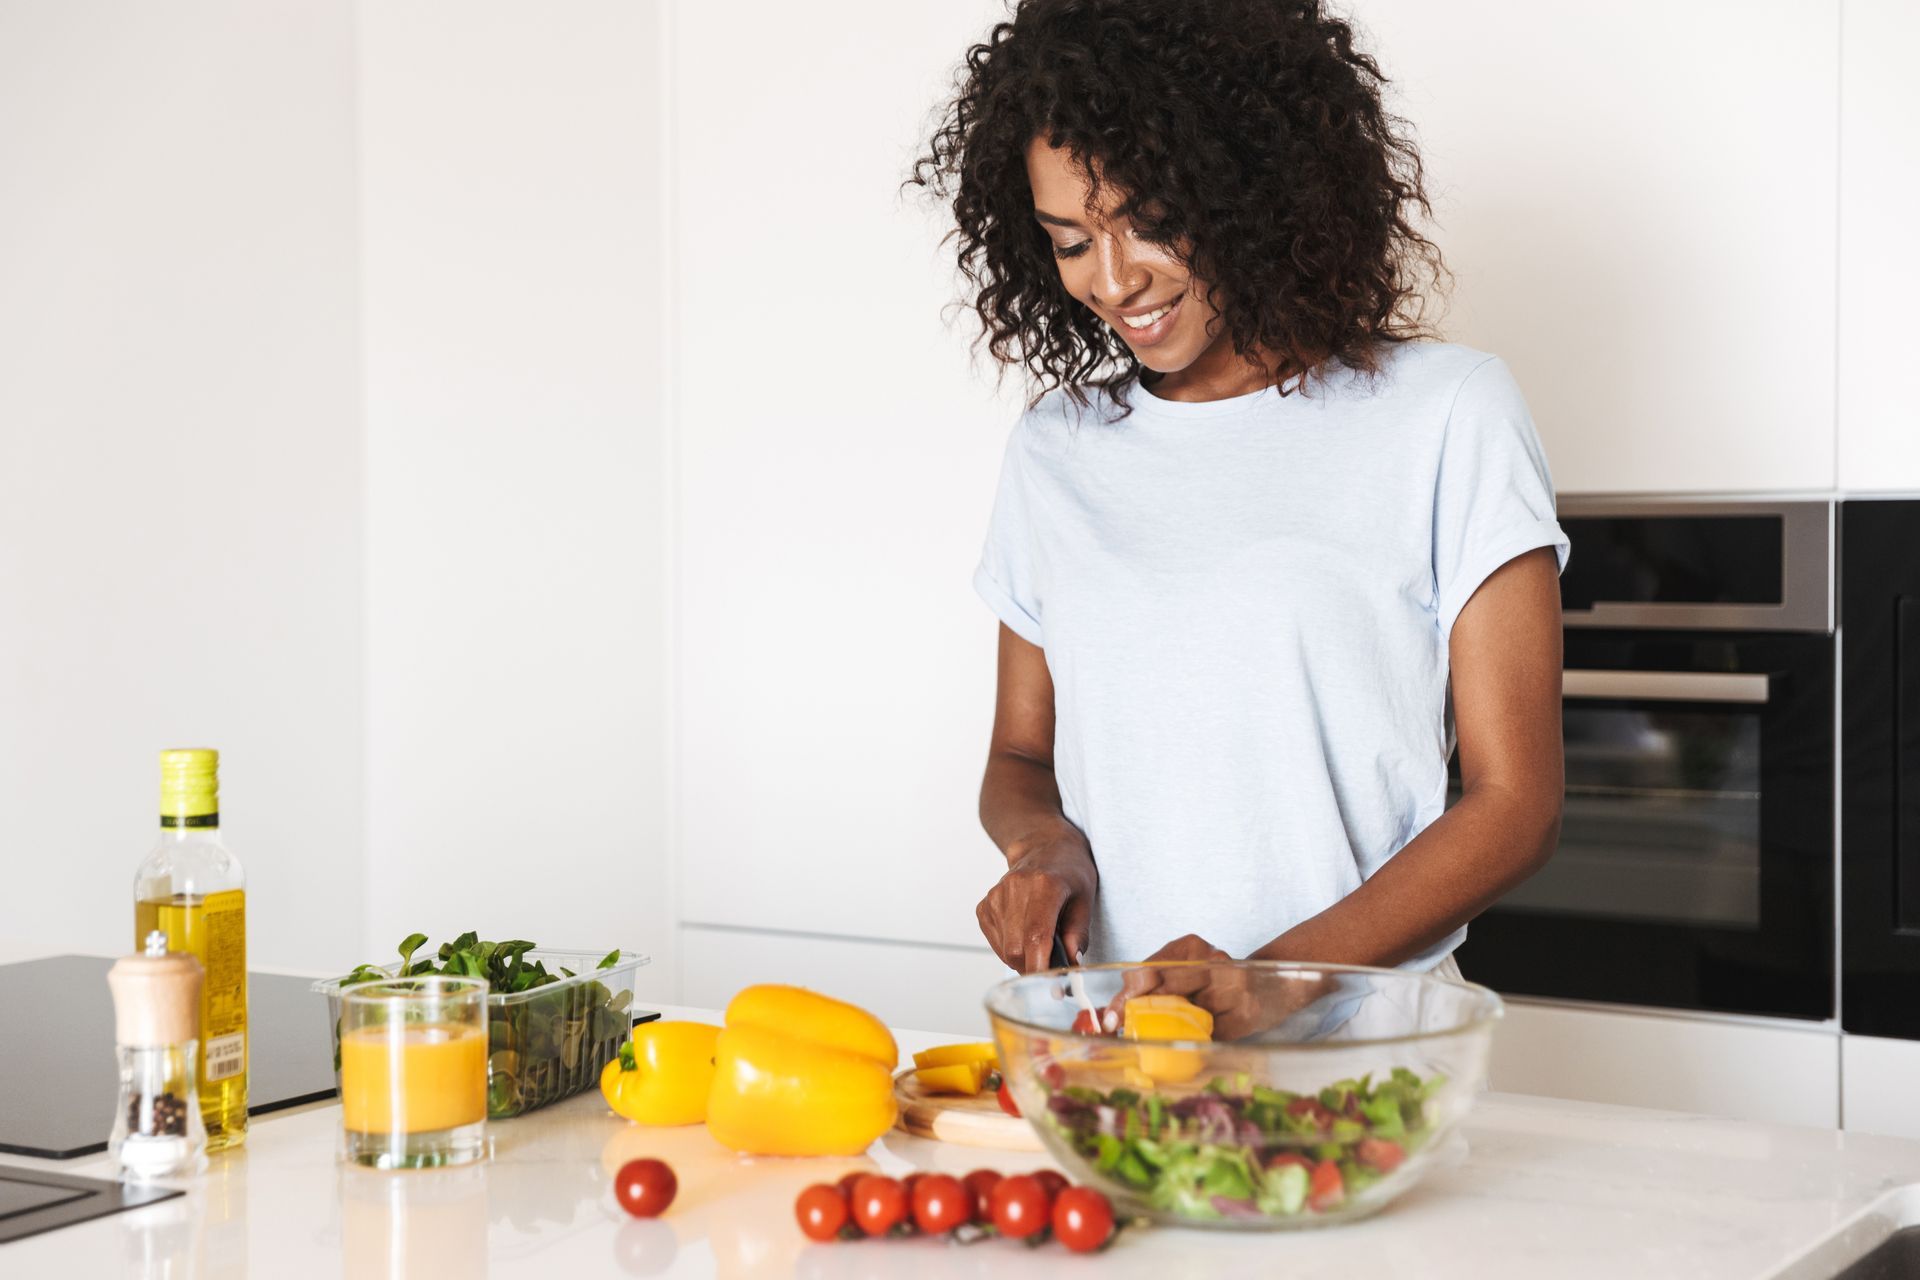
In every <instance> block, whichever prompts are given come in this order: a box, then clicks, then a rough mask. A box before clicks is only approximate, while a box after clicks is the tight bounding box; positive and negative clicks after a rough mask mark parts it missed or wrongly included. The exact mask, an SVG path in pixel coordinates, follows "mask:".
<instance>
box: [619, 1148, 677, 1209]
mask: <svg viewBox="0 0 1920 1280" xmlns="http://www.w3.org/2000/svg"><path fill="white" fill-rule="evenodd" d="M679 1190H680V1180H679V1179H678V1178H676V1177H674V1176H673V1170H672V1169H669V1168H668V1167H667V1164H666V1162H665V1161H664V1160H629V1161H627V1162H626V1163H625V1164H623V1165H621V1166H620V1172H619V1173H617V1174H615V1175H614V1178H613V1194H614V1196H615V1197H616V1198H617V1199H618V1200H619V1201H620V1207H621V1208H622V1209H625V1210H626V1211H627V1212H628V1213H630V1214H632V1215H633V1216H634V1217H636V1218H657V1217H659V1216H660V1215H661V1214H663V1213H665V1212H666V1211H667V1206H668V1205H670V1204H672V1203H673V1197H674V1196H675V1194H677V1193H678V1192H679Z"/></svg>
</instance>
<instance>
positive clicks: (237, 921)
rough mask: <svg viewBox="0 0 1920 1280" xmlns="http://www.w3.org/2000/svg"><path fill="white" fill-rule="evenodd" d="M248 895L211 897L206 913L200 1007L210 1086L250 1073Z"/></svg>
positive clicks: (240, 892) (236, 892)
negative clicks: (248, 1065)
mask: <svg viewBox="0 0 1920 1280" xmlns="http://www.w3.org/2000/svg"><path fill="white" fill-rule="evenodd" d="M246 903H247V895H246V892H245V891H244V890H241V889H229V890H226V891H225V892H223V893H210V894H208V895H207V900H206V902H205V904H204V905H203V907H202V911H203V915H202V917H201V919H202V920H203V921H204V922H205V926H206V934H205V938H206V950H205V951H204V952H202V953H201V960H202V963H203V964H204V965H205V967H206V978H205V983H206V988H205V991H204V995H203V1001H202V1004H201V1016H202V1017H203V1018H204V1019H205V1022H204V1024H203V1025H202V1026H201V1028H200V1040H201V1043H202V1044H203V1045H204V1046H205V1054H204V1057H205V1060H206V1078H207V1080H208V1081H214V1080H223V1079H225V1078H227V1077H228V1076H237V1075H239V1074H240V1073H241V1072H243V1071H245V1070H246V1069H247V908H246Z"/></svg>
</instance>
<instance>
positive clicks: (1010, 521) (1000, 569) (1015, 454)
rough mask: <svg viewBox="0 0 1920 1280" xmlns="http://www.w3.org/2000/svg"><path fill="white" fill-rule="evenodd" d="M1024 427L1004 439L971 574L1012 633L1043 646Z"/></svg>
mask: <svg viewBox="0 0 1920 1280" xmlns="http://www.w3.org/2000/svg"><path fill="white" fill-rule="evenodd" d="M1026 429H1027V424H1026V421H1025V420H1024V419H1023V420H1021V421H1020V422H1019V423H1016V424H1015V425H1014V429H1013V432H1012V434H1011V435H1010V436H1009V437H1008V439H1007V448H1006V453H1005V455H1004V456H1003V457H1002V458H1001V461H1000V487H999V489H998V490H997V491H996V492H995V494H994V499H993V515H992V517H991V518H990V519H989V520H988V522H987V540H986V546H985V547H984V548H983V549H982V550H981V552H980V564H979V567H978V568H976V569H975V570H974V573H973V589H974V590H975V591H977V592H979V593H980V598H981V599H983V600H985V601H986V602H987V606H988V607H989V608H991V609H992V610H993V612H994V613H995V614H996V615H997V616H998V617H999V619H1000V621H1002V622H1004V623H1006V624H1007V627H1008V629H1009V630H1011V631H1012V632H1013V633H1014V634H1015V635H1017V636H1019V637H1020V638H1021V639H1022V640H1025V641H1026V642H1027V643H1028V644H1033V645H1039V646H1040V647H1042V648H1045V647H1046V644H1045V641H1044V639H1043V638H1042V635H1043V633H1042V630H1041V625H1040V619H1041V617H1042V612H1041V608H1040V598H1039V592H1038V588H1037V586H1036V580H1035V572H1034V555H1033V523H1032V514H1033V513H1032V507H1031V494H1030V491H1029V489H1028V486H1027V476H1026V464H1025V460H1024V458H1023V456H1022V455H1023V451H1024V448H1025V444H1024V436H1025V432H1026Z"/></svg>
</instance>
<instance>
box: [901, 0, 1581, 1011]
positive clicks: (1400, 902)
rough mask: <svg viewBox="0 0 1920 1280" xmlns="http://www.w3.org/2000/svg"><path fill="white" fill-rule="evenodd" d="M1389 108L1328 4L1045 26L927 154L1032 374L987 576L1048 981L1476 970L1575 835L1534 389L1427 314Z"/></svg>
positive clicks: (1021, 25)
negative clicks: (1481, 919) (1416, 309)
mask: <svg viewBox="0 0 1920 1280" xmlns="http://www.w3.org/2000/svg"><path fill="white" fill-rule="evenodd" d="M1383 83H1385V80H1384V78H1383V77H1382V75H1381V73H1380V71H1379V68H1378V67H1377V66H1376V65H1375V63H1374V62H1373V61H1372V60H1371V59H1370V58H1369V57H1367V56H1366V55H1365V54H1363V53H1361V52H1359V51H1358V50H1357V49H1356V48H1355V47H1354V43H1353V33H1352V31H1351V29H1350V28H1349V26H1348V25H1347V24H1345V23H1343V22H1341V21H1338V20H1336V19H1335V18H1333V17H1330V16H1328V15H1326V14H1324V13H1322V12H1321V10H1320V7H1319V5H1318V4H1317V3H1316V0H1292V2H1287V3H1282V2H1280V0H1209V2H1208V3H1194V2H1193V0H1022V2H1021V3H1019V4H1018V6H1017V8H1016V10H1015V13H1014V16H1013V19H1012V21H1011V22H1006V23H1002V24H1000V25H998V26H996V27H995V28H994V30H993V32H992V34H991V36H990V37H989V38H988V40H987V41H986V42H985V43H983V44H981V45H978V46H976V47H975V48H974V49H973V50H972V51H971V52H970V53H969V54H968V57H967V69H966V72H965V74H964V76H963V78H962V84H961V87H960V89H959V93H958V96H957V97H956V99H955V100H954V102H953V103H952V105H951V107H950V108H949V110H948V112H947V115H946V117H945V119H944V121H943V122H942V124H941V126H940V128H939V130H938V132H937V133H936V134H935V136H934V138H933V141H932V145H931V150H930V154H928V155H926V156H923V157H922V158H921V160H920V162H919V164H918V165H917V166H916V170H915V176H914V181H916V182H919V183H920V184H922V185H924V186H929V187H931V188H933V189H934V190H935V191H936V192H938V193H939V194H940V195H941V196H943V197H948V198H950V200H951V204H952V208H953V211H954V214H955V216H956V219H957V223H958V228H957V232H956V235H957V238H958V247H959V259H960V265H961V267H962V269H963V271H964V272H965V274H966V276H967V277H968V279H969V280H970V282H971V283H972V285H973V286H974V287H975V289H976V291H977V292H976V296H975V299H974V309H975V310H976V312H977V313H978V315H979V317H980V319H981V321H982V324H983V327H984V329H985V335H984V336H986V337H987V338H988V339H989V348H990V350H991V351H992V353H993V355H994V356H995V357H996V358H997V359H998V360H1000V361H1001V362H1002V363H1003V364H1010V363H1022V364H1024V365H1025V367H1026V369H1027V371H1028V372H1029V374H1030V375H1031V376H1032V378H1033V381H1034V384H1035V385H1036V386H1037V387H1038V394H1036V396H1035V398H1034V399H1033V400H1032V401H1031V402H1030V405H1029V408H1028V411H1027V413H1026V414H1025V416H1024V417H1023V418H1022V419H1021V421H1020V422H1019V423H1018V425H1017V426H1016V428H1015V429H1014V431H1013V434H1012V438H1011V440H1010V441H1009V443H1008V446H1007V451H1006V455H1005V461H1004V465H1003V468H1002V471H1001V476H1000V482H999V491H998V494H997V497H996V500H995V502H994V506H993V515H992V520H991V523H990V529H989V534H988V537H987V540H986V549H985V553H984V555H983V557H982V560H981V563H980V566H979V570H978V573H977V574H976V577H975V585H976V587H977V589H978V590H979V592H980V594H981V595H982V596H983V597H984V598H985V599H986V601H987V603H988V604H989V605H991V606H992V608H993V609H994V611H995V612H996V613H997V614H998V616H999V618H1000V621H1001V627H1000V653H999V684H998V698H997V703H996V707H995V716H994V727H993V737H992V745H991V751H990V755H989V758H988V765H987V769H986V776H985V780H984V783H983V785H982V788H981V795H980V814H981V819H982V822H983V824H984V826H985V827H986V830H987V832H988V834H989V835H990V836H991V837H992V838H993V840H994V842H995V843H996V844H997V845H998V846H999V847H1000V849H1001V850H1002V852H1003V853H1004V854H1005V855H1006V859H1007V870H1006V874H1005V875H1004V876H1002V877H1001V879H1000V881H999V883H998V884H996V885H995V886H994V887H993V889H992V891H991V892H990V893H988V894H987V896H986V898H985V899H984V900H983V901H982V902H981V903H980V906H979V910H978V915H979V920H980V927H981V930H982V931H983V932H984V933H985V935H986V937H987V941H988V942H989V943H990V944H991V945H992V947H993V949H994V951H995V952H996V953H998V955H999V956H1000V957H1001V959H1003V960H1004V961H1006V962H1007V963H1008V964H1009V965H1012V966H1013V967H1015V968H1016V969H1020V970H1022V971H1030V970H1033V969H1036V968H1042V967H1045V966H1047V965H1048V964H1049V963H1050V962H1051V960H1050V957H1051V956H1052V955H1053V954H1054V953H1055V948H1056V943H1057V944H1059V945H1063V946H1064V948H1065V952H1066V954H1067V955H1068V956H1071V957H1073V958H1075V959H1084V960H1087V961H1095V960H1099V961H1106V960H1134V959H1141V958H1156V959H1205V958H1221V957H1226V956H1253V957H1261V958H1273V959H1290V960H1312V961H1321V962H1345V963H1356V964H1369V965H1400V966H1404V967H1407V968H1413V969H1429V968H1431V969H1435V970H1436V971H1438V972H1442V973H1446V974H1450V975H1458V973H1459V970H1458V967H1457V966H1456V965H1455V964H1454V962H1453V960H1452V957H1451V953H1452V951H1453V949H1454V948H1455V947H1456V946H1458V945H1459V943H1460V941H1461V940H1462V938H1463V937H1464V936H1465V931H1466V925H1467V922H1468V921H1469V920H1471V919H1472V918H1473V917H1474V916H1475V915H1477V914H1478V913H1479V912H1481V911H1482V910H1484V909H1485V908H1486V907H1487V906H1488V905H1489V904H1491V903H1493V902H1494V901H1495V900H1497V899H1498V898H1499V897H1500V896H1501V895H1502V894H1503V893H1505V892H1506V891H1507V890H1508V889H1510V888H1512V887H1513V886H1514V885H1515V884H1517V883H1519V882H1520V881H1521V880H1523V879H1525V878H1526V877H1527V876H1528V875H1529V874H1531V873H1532V872H1533V871H1534V870H1536V869H1537V868H1538V867H1539V866H1540V865H1541V863H1542V862H1543V861H1544V859H1545V858H1546V857H1547V856H1548V854H1549V853H1550V852H1551V850H1552V849H1553V847H1554V843H1555V839H1556V836H1557V833H1558V829H1559V820H1560V803H1561V794H1562V789H1563V776H1562V765H1561V746H1560V718H1559V706H1560V688H1559V680H1560V663H1561V658H1560V615H1559V595H1558V583H1557V574H1558V571H1559V569H1560V568H1561V567H1562V566H1563V565H1564V563H1565V559H1566V555H1567V540H1566V538H1565V536H1564V535H1563V534H1562V533H1561V531H1560V528H1559V526H1558V524H1557V523H1556V522H1555V519H1554V505H1553V491H1552V485H1551V481H1550V479H1549V476H1548V471H1547V466H1546V462H1545V460H1544V458H1543V457H1542V454H1541V450H1540V446H1539V442H1538V439H1537V437H1536V434H1535V431H1534V427H1533V423H1532V420H1531V418H1530V416H1529V414H1528V411H1527V407H1526V404H1525V401H1524V400H1523V398H1522V396H1521V393H1520V390H1519V388H1518V387H1517V386H1516V385H1515V383H1514V379H1513V376H1512V374H1511V372H1510V370H1509V369H1508V367H1507V366H1506V364H1505V363H1504V362H1503V361H1501V360H1500V359H1499V358H1498V357H1495V356H1491V355H1489V354H1488V353H1486V352H1482V351H1476V350H1473V349H1471V348H1469V347H1465V346H1461V345H1458V344H1453V343H1448V342H1444V341H1437V340H1428V339H1432V338H1434V336H1435V335H1433V334H1431V333H1430V332H1428V331H1427V330H1425V329H1424V328H1423V327H1420V326H1418V325H1416V324H1414V323H1412V322H1410V321H1408V320H1407V319H1406V317H1405V315H1404V312H1405V311H1406V310H1407V309H1408V307H1409V306H1410V305H1413V304H1417V302H1418V300H1419V294H1418V292H1417V291H1416V287H1415V281H1414V280H1413V279H1412V274H1413V273H1412V270H1411V268H1412V267H1413V266H1415V265H1417V264H1419V263H1429V264H1430V265H1431V266H1432V267H1434V268H1435V269H1436V271H1437V272H1444V266H1443V265H1442V264H1441V263H1440V259H1439V255H1438V251H1437V250H1436V249H1435V248H1434V246H1433V245H1432V244H1430V243H1429V242H1428V241H1426V240H1425V239H1423V238H1422V237H1421V236H1420V235H1418V234H1417V233H1416V232H1415V230H1414V229H1413V228H1412V226H1411V225H1410V223H1409V221H1408V218H1407V212H1408V207H1409V206H1411V205H1414V204H1417V205H1419V206H1420V207H1421V208H1422V209H1424V210H1426V211H1427V212H1428V213H1429V214H1430V213H1431V210H1430V208H1428V206H1427V202H1426V197H1425V194H1424V191H1423V189H1422V185H1421V165H1420V161H1419V157H1418V155H1417V153H1416V151H1415V150H1414V148H1413V146H1412V145H1411V144H1410V143H1409V142H1407V141H1405V140H1403V139H1401V138H1399V137H1398V136H1396V134H1395V133H1394V132H1393V130H1392V128H1391V126H1392V125H1395V124H1398V123H1400V122H1398V121H1397V120H1395V119H1394V118H1393V117H1391V116H1389V115H1388V114H1387V113H1386V112H1385V111H1384V110H1383V108H1382V105H1381V100H1380V86H1381V85H1382V84H1383ZM1456 735H1457V743H1458V750H1459V752H1460V765H1461V775H1462V780H1463V783H1464V794H1463V795H1462V797H1461V799H1460V800H1459V801H1458V802H1457V803H1455V804H1454V806H1453V807H1452V808H1451V809H1447V808H1446V797H1447V759H1448V756H1449V754H1450V752H1451V751H1452V750H1453V749H1454V746H1455V739H1456ZM1443 810H1444V812H1443ZM1219 999H1220V1001H1221V1002H1222V1003H1225V1002H1226V1000H1227V998H1226V997H1225V996H1221V997H1219ZM1203 1002H1205V1001H1204V999H1203Z"/></svg>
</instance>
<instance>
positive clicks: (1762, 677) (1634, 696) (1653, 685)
mask: <svg viewBox="0 0 1920 1280" xmlns="http://www.w3.org/2000/svg"><path fill="white" fill-rule="evenodd" d="M1772 685H1773V677H1772V676H1770V675H1768V674H1767V673H1766V672H1764V671H1759V672H1756V671H1596V670H1591V669H1587V668H1582V667H1569V668H1567V669H1566V670H1565V671H1564V672H1562V673H1561V676H1560V689H1561V693H1562V695H1563V696H1565V697H1568V698H1626V699H1631V700H1634V701H1647V700H1651V701H1655V702H1731V703H1739V704H1743V705H1746V706H1762V705H1764V704H1765V703H1766V702H1767V700H1768V698H1770V697H1771V696H1772V693H1773V688H1772Z"/></svg>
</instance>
